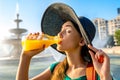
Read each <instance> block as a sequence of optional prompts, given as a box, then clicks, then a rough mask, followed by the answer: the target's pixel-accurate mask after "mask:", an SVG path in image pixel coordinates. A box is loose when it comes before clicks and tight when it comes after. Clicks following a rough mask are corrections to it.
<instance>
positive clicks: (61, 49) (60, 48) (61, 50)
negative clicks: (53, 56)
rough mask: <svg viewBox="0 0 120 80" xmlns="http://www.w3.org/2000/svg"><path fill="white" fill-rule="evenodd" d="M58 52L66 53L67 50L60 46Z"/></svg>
mask: <svg viewBox="0 0 120 80" xmlns="http://www.w3.org/2000/svg"><path fill="white" fill-rule="evenodd" d="M57 50H58V51H60V52H64V51H65V49H63V48H62V47H59V46H57Z"/></svg>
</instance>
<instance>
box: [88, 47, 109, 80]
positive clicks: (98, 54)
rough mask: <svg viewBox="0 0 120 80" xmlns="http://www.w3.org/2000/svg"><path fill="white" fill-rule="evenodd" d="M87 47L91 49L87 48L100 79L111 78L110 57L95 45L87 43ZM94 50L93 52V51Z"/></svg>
mask: <svg viewBox="0 0 120 80" xmlns="http://www.w3.org/2000/svg"><path fill="white" fill-rule="evenodd" d="M88 47H89V48H90V49H91V50H92V51H91V50H89V53H90V55H91V58H92V61H93V65H94V68H95V70H96V72H97V73H98V75H99V76H100V78H101V80H104V79H105V80H106V79H107V80H111V75H110V59H109V57H108V55H107V54H106V53H105V52H103V51H102V50H100V49H96V48H95V47H93V46H91V45H88ZM93 51H94V52H95V54H94V53H93ZM100 59H102V62H100Z"/></svg>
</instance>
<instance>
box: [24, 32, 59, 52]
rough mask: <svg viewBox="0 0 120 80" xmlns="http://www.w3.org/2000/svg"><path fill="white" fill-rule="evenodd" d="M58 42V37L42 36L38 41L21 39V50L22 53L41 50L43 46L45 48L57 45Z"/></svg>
mask: <svg viewBox="0 0 120 80" xmlns="http://www.w3.org/2000/svg"><path fill="white" fill-rule="evenodd" d="M59 41H60V40H59V38H58V36H50V35H47V34H43V35H42V38H41V39H38V40H29V39H23V40H22V48H23V50H24V51H29V50H35V49H39V48H42V47H43V45H44V46H45V48H47V47H49V46H50V45H52V44H57V43H58V42H59Z"/></svg>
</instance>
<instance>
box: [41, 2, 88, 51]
mask: <svg viewBox="0 0 120 80" xmlns="http://www.w3.org/2000/svg"><path fill="white" fill-rule="evenodd" d="M64 19H68V20H72V21H74V22H75V23H76V24H77V25H78V26H79V29H80V32H81V34H82V36H83V38H84V40H85V43H86V45H87V44H90V42H89V39H88V37H87V34H86V32H85V30H84V28H83V27H82V25H81V23H80V21H79V18H78V16H77V15H76V13H75V12H74V10H73V9H72V8H71V7H70V6H68V5H66V4H63V3H54V4H52V5H50V6H49V7H48V8H47V9H46V11H45V13H44V14H43V17H42V21H41V30H42V32H43V33H45V34H49V35H53V36H55V35H57V34H58V33H59V32H60V30H61V27H62V24H63V23H64V21H63V20H64ZM52 47H53V48H55V49H56V45H52Z"/></svg>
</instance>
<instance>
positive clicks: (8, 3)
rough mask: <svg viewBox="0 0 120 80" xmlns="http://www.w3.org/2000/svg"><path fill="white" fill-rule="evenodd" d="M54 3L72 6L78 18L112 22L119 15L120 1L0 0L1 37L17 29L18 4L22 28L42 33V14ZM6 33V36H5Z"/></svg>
mask: <svg viewBox="0 0 120 80" xmlns="http://www.w3.org/2000/svg"><path fill="white" fill-rule="evenodd" d="M54 2H63V3H66V4H68V5H70V6H71V7H72V8H73V9H74V10H75V12H76V13H77V15H78V16H86V17H88V18H89V19H95V18H104V19H106V20H111V19H113V18H115V17H116V16H117V15H118V14H117V8H118V7H120V0H0V37H3V36H4V35H8V33H7V31H8V29H10V28H15V27H16V23H15V22H14V19H15V18H16V12H17V11H16V4H17V3H18V4H19V10H18V12H19V14H20V19H22V20H23V22H21V23H20V27H21V28H25V29H28V32H38V31H40V30H41V29H40V22H41V17H42V14H43V13H44V11H45V9H46V8H47V7H48V5H50V4H52V3H54ZM3 33H4V34H3Z"/></svg>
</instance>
